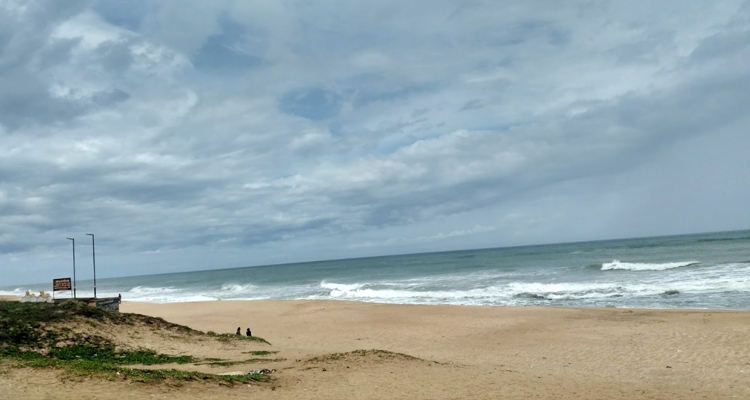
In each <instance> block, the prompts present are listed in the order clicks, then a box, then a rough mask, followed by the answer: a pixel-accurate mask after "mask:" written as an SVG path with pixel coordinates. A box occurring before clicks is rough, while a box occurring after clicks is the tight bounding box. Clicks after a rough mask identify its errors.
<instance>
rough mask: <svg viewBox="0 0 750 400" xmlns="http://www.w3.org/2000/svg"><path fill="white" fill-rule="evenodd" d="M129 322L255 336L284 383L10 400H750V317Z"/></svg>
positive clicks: (528, 310)
mask: <svg viewBox="0 0 750 400" xmlns="http://www.w3.org/2000/svg"><path fill="white" fill-rule="evenodd" d="M121 311H123V312H133V313H140V314H146V315H151V316H158V317H162V318H164V319H166V320H168V321H170V322H174V323H178V324H183V325H187V326H190V327H191V328H194V329H198V330H202V331H214V332H217V333H233V332H234V331H235V330H236V328H237V327H241V328H242V330H243V332H244V331H245V329H246V328H247V327H250V328H251V329H252V332H253V334H254V335H256V336H260V337H262V338H264V339H266V340H267V341H269V342H270V343H271V344H270V345H265V346H266V347H267V348H268V349H269V350H272V351H278V353H276V355H277V356H278V357H277V359H276V361H273V362H268V363H266V364H265V365H257V368H269V369H274V370H275V372H274V373H273V374H272V375H273V381H272V382H271V383H267V384H257V385H251V386H245V385H242V386H240V387H233V388H227V387H220V386H216V385H205V384H201V383H191V384H189V385H186V386H183V387H171V386H168V385H164V384H156V385H152V384H141V383H132V382H107V381H98V380H96V379H87V378H77V379H71V378H69V377H67V378H66V377H64V376H61V375H60V373H58V372H55V371H39V370H29V369H16V370H11V371H9V372H5V373H3V374H0V397H2V398H20V399H26V398H28V399H37V398H39V399H43V398H56V399H59V398H65V399H67V398H71V399H72V398H76V399H106V398H121V399H123V398H124V399H146V398H150V399H153V398H168V399H172V398H174V399H177V398H180V399H184V398H207V399H213V398H216V399H219V398H220V399H240V398H242V399H244V398H248V396H250V397H254V398H264V399H320V398H326V399H400V398H403V399H528V398H540V399H634V398H638V399H702V398H705V399H747V398H750V312H730V311H729V312H728V311H711V310H695V311H693V310H690V311H688V310H637V309H615V308H605V309H594V308H586V309H581V308H551V307H550V308H534V307H479V306H415V305H384V304H371V303H357V302H344V301H214V302H197V303H173V304H149V303H132V302H125V303H123V304H122V307H121ZM148 340H149V339H148V338H144V339H143V341H144V342H143V345H144V346H147V345H149V343H148ZM175 345H176V346H175V349H179V350H180V351H182V352H185V353H193V354H195V353H200V354H202V355H204V356H205V355H207V354H210V353H211V351H212V349H211V348H205V347H204V348H201V349H191V348H190V347H189V345H188V344H184V345H183V346H177V345H178V344H175ZM358 350H368V351H358ZM369 350H375V351H369ZM215 351H216V352H217V353H218V352H221V351H225V352H226V349H224V350H222V349H220V348H218V347H217V348H216V349H215ZM236 369H237V367H236V366H235V367H225V368H224V370H216V369H214V370H212V371H210V372H213V373H220V372H231V371H234V370H236Z"/></svg>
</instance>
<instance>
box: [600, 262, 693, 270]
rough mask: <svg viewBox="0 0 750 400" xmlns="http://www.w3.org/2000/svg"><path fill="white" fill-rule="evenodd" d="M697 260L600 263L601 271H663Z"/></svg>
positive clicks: (690, 263)
mask: <svg viewBox="0 0 750 400" xmlns="http://www.w3.org/2000/svg"><path fill="white" fill-rule="evenodd" d="M697 263H698V261H680V262H670V263H627V262H622V261H620V260H612V262H608V263H604V264H602V271H609V270H616V269H620V270H628V271H664V270H668V269H674V268H680V267H687V266H688V265H693V264H697Z"/></svg>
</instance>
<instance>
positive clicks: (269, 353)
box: [242, 350, 278, 356]
mask: <svg viewBox="0 0 750 400" xmlns="http://www.w3.org/2000/svg"><path fill="white" fill-rule="evenodd" d="M276 353H278V351H264V350H261V351H243V352H242V354H252V355H254V356H268V355H271V354H276Z"/></svg>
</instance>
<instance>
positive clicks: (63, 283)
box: [52, 278, 71, 292]
mask: <svg viewBox="0 0 750 400" xmlns="http://www.w3.org/2000/svg"><path fill="white" fill-rule="evenodd" d="M58 290H71V285H70V278H60V279H53V280H52V291H53V292H56V291H58Z"/></svg>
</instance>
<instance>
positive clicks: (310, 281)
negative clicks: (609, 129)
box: [0, 231, 750, 310]
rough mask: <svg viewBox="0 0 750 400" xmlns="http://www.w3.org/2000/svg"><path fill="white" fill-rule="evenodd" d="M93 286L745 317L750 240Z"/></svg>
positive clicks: (504, 253) (179, 276) (252, 271)
mask: <svg viewBox="0 0 750 400" xmlns="http://www.w3.org/2000/svg"><path fill="white" fill-rule="evenodd" d="M86 285H89V286H92V285H91V282H86V281H78V287H79V295H81V293H82V289H81V288H85V287H87V286H86ZM36 286H39V288H37V287H36ZM97 287H98V293H97V294H98V295H99V296H100V297H106V296H117V295H118V294H121V295H122V297H123V300H128V301H142V302H154V303H166V302H186V301H205V300H257V299H333V300H353V301H363V302H378V303H397V304H461V305H509V306H575V307H579V306H586V307H588V306H592V307H640V308H708V309H741V310H750V231H736V232H721V233H709V234H695V235H681V236H667V237H653V238H640V239H624V240H608V241H595V242H584V243H568V244H553V245H538V246H524V247H510V248H495V249H481V250H464V251H451V252H440V253H426V254H410V255H398V256H385V257H372V258H359V259H348V260H334V261H318V262H308V263H297V264H285V265H273V266H260V267H245V268H235V269H222V270H207V271H197V272H184V273H171V274H161V275H149V276H134V277H125V278H111V279H99V280H97ZM27 289H31V290H37V291H38V290H39V289H42V290H49V288H46V287H45V286H44V285H26V286H21V285H18V286H15V287H6V288H0V294H10V295H20V294H23V293H24V292H25V291H26V290H27Z"/></svg>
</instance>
